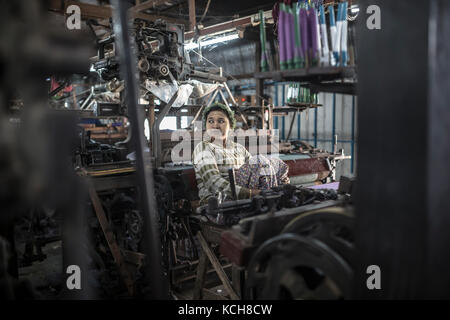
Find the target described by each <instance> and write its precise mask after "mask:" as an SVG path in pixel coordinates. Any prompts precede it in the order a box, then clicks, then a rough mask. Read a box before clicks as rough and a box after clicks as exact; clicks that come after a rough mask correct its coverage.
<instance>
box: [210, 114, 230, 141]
mask: <svg viewBox="0 0 450 320" xmlns="http://www.w3.org/2000/svg"><path fill="white" fill-rule="evenodd" d="M230 128H231V126H230V120H229V119H228V117H227V116H226V114H225V113H224V112H222V111H217V110H216V111H211V112H210V113H209V114H208V118H207V119H206V131H207V132H208V131H209V135H210V136H211V137H215V138H220V139H221V140H224V139H226V138H227V136H228V133H229V131H230ZM216 130H220V133H219V132H218V131H216Z"/></svg>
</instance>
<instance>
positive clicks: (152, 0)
mask: <svg viewBox="0 0 450 320" xmlns="http://www.w3.org/2000/svg"><path fill="white" fill-rule="evenodd" d="M165 3H167V4H168V5H170V4H172V2H171V1H170V0H149V1H145V2H143V3H141V4H138V5H135V6H134V7H133V9H134V10H135V11H137V12H139V11H143V10H147V9H152V8H155V7H157V6H160V5H162V4H165Z"/></svg>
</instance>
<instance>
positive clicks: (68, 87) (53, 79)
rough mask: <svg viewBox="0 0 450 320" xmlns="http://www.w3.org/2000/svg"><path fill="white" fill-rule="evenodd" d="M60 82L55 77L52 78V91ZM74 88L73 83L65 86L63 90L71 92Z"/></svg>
mask: <svg viewBox="0 0 450 320" xmlns="http://www.w3.org/2000/svg"><path fill="white" fill-rule="evenodd" d="M59 86H60V84H59V83H58V82H57V81H56V80H55V78H53V77H52V78H51V86H50V92H52V91H53V90H55V89H56V88H59ZM72 90H73V87H72V85H70V86H67V87H65V88H64V89H63V90H62V92H71V91H72Z"/></svg>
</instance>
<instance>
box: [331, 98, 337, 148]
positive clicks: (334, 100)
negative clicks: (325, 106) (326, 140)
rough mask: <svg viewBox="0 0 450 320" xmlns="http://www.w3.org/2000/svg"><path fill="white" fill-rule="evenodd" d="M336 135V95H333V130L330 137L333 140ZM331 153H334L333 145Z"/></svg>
mask: <svg viewBox="0 0 450 320" xmlns="http://www.w3.org/2000/svg"><path fill="white" fill-rule="evenodd" d="M335 135H336V94H335V93H333V128H332V131H331V137H332V138H333V139H334V136H335ZM331 148H332V149H331V152H333V153H334V152H335V151H336V150H334V143H333V145H332V147H331Z"/></svg>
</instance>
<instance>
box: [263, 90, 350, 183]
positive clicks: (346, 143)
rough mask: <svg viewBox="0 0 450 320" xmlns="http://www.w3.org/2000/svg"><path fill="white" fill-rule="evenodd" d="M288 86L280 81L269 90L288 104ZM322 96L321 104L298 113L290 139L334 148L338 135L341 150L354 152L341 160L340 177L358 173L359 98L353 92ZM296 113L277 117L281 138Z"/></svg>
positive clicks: (276, 100)
mask: <svg viewBox="0 0 450 320" xmlns="http://www.w3.org/2000/svg"><path fill="white" fill-rule="evenodd" d="M287 88H288V85H287V84H276V85H274V86H272V88H270V89H268V88H266V90H265V92H266V93H268V94H270V95H271V97H272V98H273V99H274V105H275V106H284V105H286V104H285V101H286V100H285V99H286V97H287ZM283 90H284V94H283ZM283 99H284V100H283ZM318 99H319V101H318V103H319V104H321V105H322V106H321V107H318V108H315V109H309V110H306V111H303V112H301V113H300V114H297V116H296V119H295V122H294V124H293V127H292V132H291V137H290V139H291V140H298V139H300V140H303V141H306V142H308V143H309V144H311V145H312V146H314V147H317V148H319V149H323V150H326V151H330V152H332V151H334V149H333V148H334V135H337V138H338V143H337V148H336V149H337V151H339V150H340V149H344V153H345V154H346V155H352V156H353V160H351V159H350V160H343V161H341V162H340V163H338V166H337V168H336V178H337V179H339V177H340V176H341V175H345V176H354V175H355V173H356V153H357V140H356V139H357V138H356V137H357V125H356V119H357V109H358V108H357V98H356V97H353V96H351V95H343V94H333V93H319V97H318ZM333 109H334V111H333ZM333 115H334V116H333ZM293 116H294V113H291V114H289V115H288V116H285V117H281V116H280V117H276V118H274V128H278V129H279V132H280V139H283V138H284V139H286V138H287V136H288V133H289V126H290V124H291V121H292V118H293ZM333 117H334V126H333ZM283 118H284V120H283ZM316 118H317V124H316ZM333 127H334V129H333ZM316 132H317V138H316V137H315V133H316Z"/></svg>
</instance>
